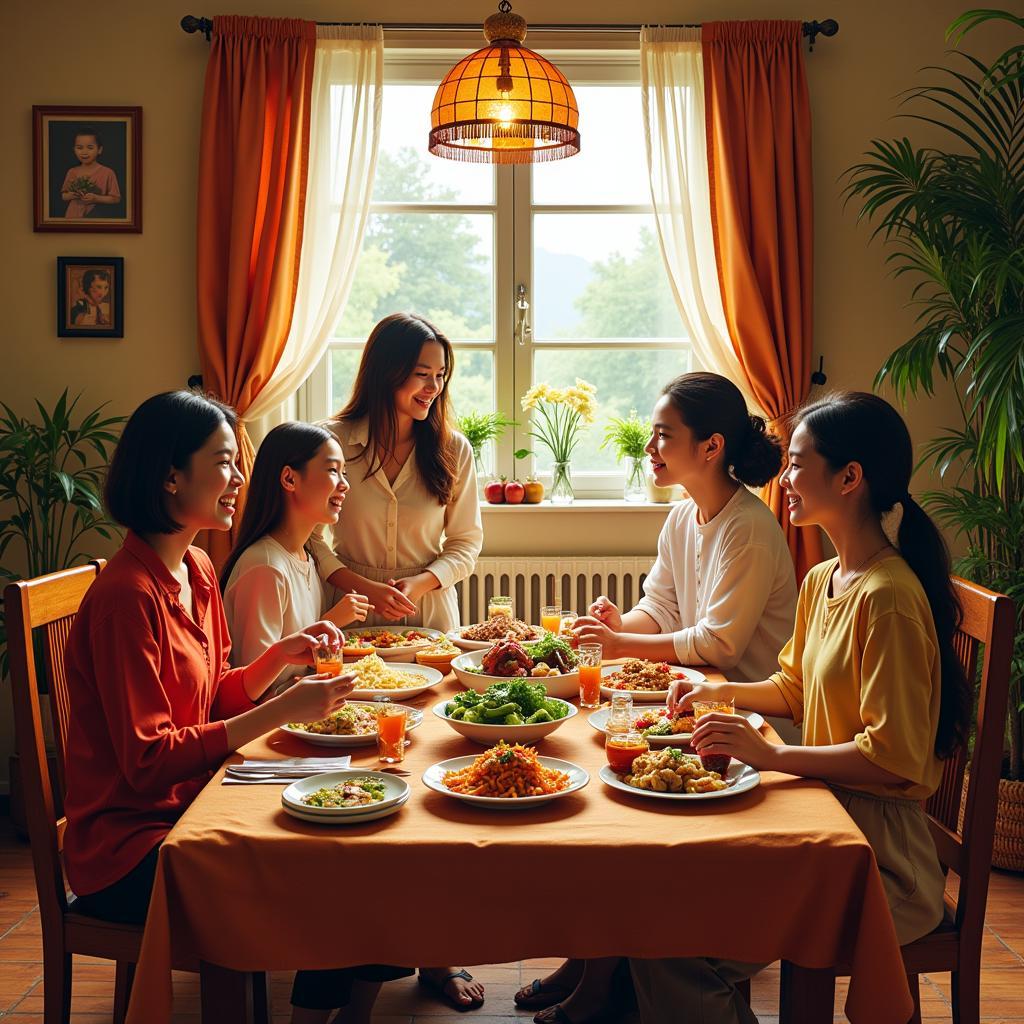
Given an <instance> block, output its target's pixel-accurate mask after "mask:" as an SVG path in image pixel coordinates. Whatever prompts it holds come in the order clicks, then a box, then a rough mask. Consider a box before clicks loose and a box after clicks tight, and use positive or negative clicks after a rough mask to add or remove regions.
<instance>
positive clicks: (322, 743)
mask: <svg viewBox="0 0 1024 1024" xmlns="http://www.w3.org/2000/svg"><path fill="white" fill-rule="evenodd" d="M402 692H403V693H405V692H407V691H404V690H403V691H402ZM347 703H349V704H359V705H361V706H362V707H367V708H370V709H373V708H374V707H376V705H375V704H372V703H371V702H369V701H360V700H353V701H348V702H347ZM405 710H406V715H407V718H406V723H405V731H406V732H411V731H412V730H413V729H417V728H419V727H420V726H421V725H422V724H423V712H422V711H418V710H417V709H416V708H406V709H405ZM280 729H281V732H286V733H288V735H289V736H297V737H298V738H299V739H300V740H305V741H306V743H311V744H313V746H314V747H365V746H366V745H367V744H368V743H376V742H377V734H376V733H375V732H369V733H365V734H363V735H361V736H353V735H344V736H342V735H333V734H329V733H317V732H306V730H305V729H293V728H292V727H291V726H290V725H282V726H281V727H280Z"/></svg>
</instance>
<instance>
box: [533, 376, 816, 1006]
mask: <svg viewBox="0 0 1024 1024" xmlns="http://www.w3.org/2000/svg"><path fill="white" fill-rule="evenodd" d="M652 422H653V432H652V435H651V439H650V441H649V442H648V444H647V449H646V450H647V453H648V455H649V456H650V458H651V466H652V469H653V472H654V478H655V481H656V482H657V483H658V484H661V485H668V484H682V486H683V487H684V488H685V489H686V492H687V494H688V495H689V497H688V498H687V499H686V500H685V501H682V502H680V503H679V504H677V505H676V506H675V508H673V509H672V511H671V512H670V513H669V515H668V518H667V520H666V521H665V526H664V527H663V529H662V531H661V536H660V537H659V538H658V557H657V560H656V561H655V563H654V567H653V568H652V569H651V572H650V574H649V575H648V577H647V579H646V581H645V583H644V596H643V597H642V598H641V599H640V601H639V602H637V604H636V606H635V607H634V608H633V609H632V611H629V612H627V613H626V614H622V613H621V612H620V611H619V609H618V608H617V607H616V606H615V605H614V604H613V603H612V602H611V601H610V600H609V599H608V598H607V597H599V598H598V599H597V600H596V601H595V602H594V604H593V605H591V607H590V615H588V616H584V617H581V618H579V619H577V620H576V628H575V634H576V636H577V637H578V638H579V640H580V642H591V643H592V642H598V643H600V644H602V646H603V654H604V657H605V658H621V657H635V658H647V659H649V660H652V661H662V660H664V661H668V662H673V663H676V664H682V665H695V664H697V665H700V664H708V665H713V666H715V668H718V669H722V670H724V671H728V672H731V673H732V675H733V677H734V678H736V679H748V680H754V679H763V678H764V677H765V676H766V675H767V674H768V673H769V672H770V671H771V670H772V668H773V667H774V666H775V665H776V664H777V661H778V655H779V651H780V650H781V649H782V645H783V644H784V643H785V642H786V640H787V639H788V638H789V635H790V633H791V632H792V630H793V614H794V610H795V607H796V594H797V590H796V577H795V575H794V571H793V560H792V557H791V556H790V553H789V548H788V547H787V545H786V539H785V536H784V534H783V532H782V529H781V527H780V526H779V524H778V521H777V520H776V519H775V516H774V515H772V512H771V510H770V509H769V508H768V507H767V506H766V505H765V504H764V502H763V501H761V499H760V498H758V497H757V495H756V494H754V493H752V492H751V491H749V490H748V489H747V488H748V487H754V486H759V485H761V484H764V483H766V482H767V481H768V480H770V479H771V478H772V477H773V476H774V475H775V474H776V473H777V472H778V471H779V469H780V468H781V466H782V450H781V447H780V445H779V442H778V440H777V439H776V438H775V437H774V436H773V435H771V434H768V433H766V432H765V423H764V420H763V419H761V418H760V417H759V416H751V415H750V414H749V413H748V412H747V407H746V403H745V402H744V400H743V396H742V395H741V394H740V391H739V389H738V388H737V387H736V385H735V384H733V383H732V381H730V380H728V379H727V378H725V377H722V376H720V375H718V374H716V373H687V374H683V375H682V376H680V377H677V378H676V379H675V380H673V381H672V382H671V383H670V384H668V385H667V386H666V387H665V389H664V391H663V392H662V395H661V398H659V400H658V402H657V404H656V405H655V407H654V412H653V415H652ZM788 735H789V738H792V739H795V738H797V736H798V734H797V733H796V732H795V730H793V729H792V726H790V732H789V734H788ZM616 968H618V969H620V970H625V964H624V963H622V962H621V961H620V960H619V959H618V958H614V957H612V958H605V959H602V960H589V961H586V962H584V961H582V960H569V961H566V963H564V964H563V965H562V966H560V967H559V968H558V969H557V970H556V971H554V972H553V973H551V974H549V975H548V976H547V977H544V978H537V979H535V980H534V981H533V982H531V983H530V984H529V985H527V986H525V987H524V988H522V989H520V990H519V991H518V992H517V993H516V996H515V1002H516V1004H517V1005H518V1006H520V1007H522V1008H523V1009H541V1012H540V1013H538V1014H537V1016H536V1017H535V1020H537V1021H561V1020H565V1019H566V1018H571V1019H572V1020H574V1021H585V1020H588V1019H591V1018H592V1017H596V1016H597V1015H598V1013H599V1010H600V1009H601V1008H602V1007H605V1006H607V1005H608V1001H609V998H610V995H611V990H612V989H613V988H616V987H618V986H615V985H614V984H613V981H614V971H615V970H616ZM545 1007H546V1008H548V1009H543V1008H545Z"/></svg>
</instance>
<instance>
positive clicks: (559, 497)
mask: <svg viewBox="0 0 1024 1024" xmlns="http://www.w3.org/2000/svg"><path fill="white" fill-rule="evenodd" d="M548 497H549V498H550V499H551V504H552V505H571V504H572V503H573V501H574V500H575V498H576V495H574V494H573V493H572V464H571V463H568V462H556V463H555V464H554V465H553V466H552V467H551V492H550V493H549V495H548Z"/></svg>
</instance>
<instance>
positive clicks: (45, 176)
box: [32, 107, 142, 233]
mask: <svg viewBox="0 0 1024 1024" xmlns="http://www.w3.org/2000/svg"><path fill="white" fill-rule="evenodd" d="M32 143H33V174H32V183H33V206H34V218H35V222H34V226H35V230H36V231H72V232H82V231H85V232H96V231H125V232H135V233H138V232H141V231H142V108H141V107H33V108H32Z"/></svg>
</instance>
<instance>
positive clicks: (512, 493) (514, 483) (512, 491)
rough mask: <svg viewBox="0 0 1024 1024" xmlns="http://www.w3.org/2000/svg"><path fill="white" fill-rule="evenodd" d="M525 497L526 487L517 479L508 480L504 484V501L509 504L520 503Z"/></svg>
mask: <svg viewBox="0 0 1024 1024" xmlns="http://www.w3.org/2000/svg"><path fill="white" fill-rule="evenodd" d="M525 497H526V488H525V487H524V486H523V485H522V484H521V483H520V482H519V481H518V480H509V482H508V483H507V484H505V501H507V502H508V503H509V504H510V505H521V504H522V502H523V498H525Z"/></svg>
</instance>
